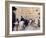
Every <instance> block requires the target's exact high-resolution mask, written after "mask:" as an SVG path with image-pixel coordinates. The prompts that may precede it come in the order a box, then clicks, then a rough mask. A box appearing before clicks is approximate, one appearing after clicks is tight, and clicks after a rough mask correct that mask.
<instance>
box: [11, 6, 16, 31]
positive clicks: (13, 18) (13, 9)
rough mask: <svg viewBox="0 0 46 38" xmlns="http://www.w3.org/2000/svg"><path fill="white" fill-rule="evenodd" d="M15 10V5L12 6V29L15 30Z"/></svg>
mask: <svg viewBox="0 0 46 38" xmlns="http://www.w3.org/2000/svg"><path fill="white" fill-rule="evenodd" d="M15 12H16V8H15V7H12V31H14V26H15V24H14V23H15V21H16V15H15Z"/></svg>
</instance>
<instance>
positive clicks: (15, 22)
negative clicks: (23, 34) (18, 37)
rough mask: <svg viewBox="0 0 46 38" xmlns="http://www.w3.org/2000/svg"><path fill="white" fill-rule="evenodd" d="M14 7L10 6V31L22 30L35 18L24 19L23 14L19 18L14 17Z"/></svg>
mask: <svg viewBox="0 0 46 38" xmlns="http://www.w3.org/2000/svg"><path fill="white" fill-rule="evenodd" d="M15 11H16V8H15V7H12V31H14V29H15V30H16V31H20V30H24V29H25V28H26V27H27V26H28V25H31V24H32V23H33V22H35V20H32V19H25V18H24V17H23V16H21V18H20V19H19V18H16V15H15ZM38 26H39V27H40V21H39V20H38ZM14 27H15V28H14Z"/></svg>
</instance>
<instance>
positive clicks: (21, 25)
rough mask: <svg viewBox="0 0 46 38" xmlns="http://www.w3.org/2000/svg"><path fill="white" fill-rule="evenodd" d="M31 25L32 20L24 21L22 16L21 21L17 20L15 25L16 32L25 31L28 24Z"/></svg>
mask: <svg viewBox="0 0 46 38" xmlns="http://www.w3.org/2000/svg"><path fill="white" fill-rule="evenodd" d="M29 23H30V24H31V23H32V20H31V19H30V20H27V19H24V18H23V17H22V16H21V19H20V20H19V19H16V22H15V23H14V24H15V27H16V31H18V30H24V29H25V28H26V27H27V26H28V24H29Z"/></svg>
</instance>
